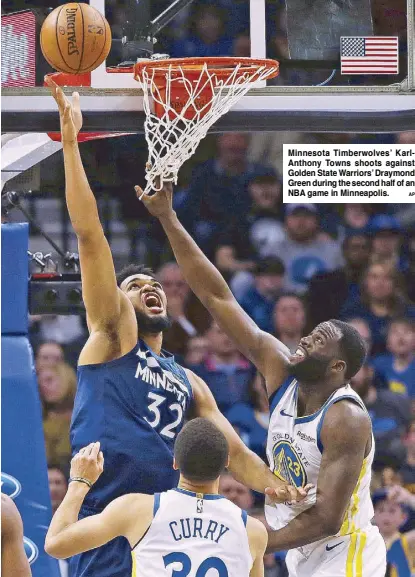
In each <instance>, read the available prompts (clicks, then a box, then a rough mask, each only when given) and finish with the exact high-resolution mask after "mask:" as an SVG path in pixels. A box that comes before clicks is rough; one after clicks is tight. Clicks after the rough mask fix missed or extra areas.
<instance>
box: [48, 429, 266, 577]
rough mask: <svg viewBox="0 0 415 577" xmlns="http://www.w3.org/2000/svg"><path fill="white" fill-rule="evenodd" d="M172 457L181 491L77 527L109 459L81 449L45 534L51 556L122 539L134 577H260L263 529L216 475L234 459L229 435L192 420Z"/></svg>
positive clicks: (126, 500) (124, 503)
mask: <svg viewBox="0 0 415 577" xmlns="http://www.w3.org/2000/svg"><path fill="white" fill-rule="evenodd" d="M174 455H175V461H174V467H175V468H179V470H180V481H179V485H178V487H177V488H176V489H172V490H170V491H167V492H165V493H161V494H160V493H156V494H155V495H154V496H152V495H151V496H150V495H142V494H141V495H140V494H131V495H124V496H123V497H119V498H118V499H116V500H115V501H113V502H112V503H110V504H109V505H108V506H107V507H106V508H105V509H104V511H103V512H102V513H100V514H99V515H95V516H94V517H88V518H87V519H83V520H81V521H77V519H78V513H79V510H80V508H81V505H82V501H83V500H84V498H85V496H86V495H87V493H88V491H89V485H88V483H90V484H93V483H95V482H96V480H97V479H98V477H99V476H100V474H101V473H102V470H103V460H104V459H103V456H102V453H100V452H99V443H94V444H92V445H88V446H87V447H85V448H84V449H81V451H80V452H79V453H78V454H77V455H76V456H75V457H74V458H73V459H72V464H71V478H72V482H71V483H70V485H69V490H68V493H67V495H66V497H65V499H64V500H63V502H62V504H61V505H60V507H59V509H58V510H57V512H56V513H55V515H54V517H53V519H52V523H51V525H50V528H49V531H48V534H47V536H46V544H45V549H46V551H47V553H49V554H50V555H52V556H54V557H58V558H66V557H69V556H71V555H75V554H77V553H80V552H81V551H86V550H88V549H91V548H93V547H100V546H102V545H104V544H105V543H107V542H108V541H110V540H111V539H114V538H115V537H118V536H124V537H126V539H127V540H128V543H129V544H130V546H131V549H132V554H133V558H134V572H133V575H137V576H138V575H142V576H145V577H163V576H169V577H171V575H181V576H182V577H186V576H188V575H197V576H198V577H206V576H207V575H211V574H212V575H213V574H215V575H218V577H248V575H250V576H251V577H262V576H263V575H264V566H263V556H264V552H265V547H266V544H267V531H266V529H265V527H264V525H263V524H262V523H261V522H260V521H258V520H257V519H253V518H252V517H247V514H246V511H242V510H241V509H239V507H237V506H236V505H234V504H233V503H231V502H230V501H228V500H227V499H225V498H224V497H221V496H220V495H218V488H219V476H220V474H221V473H222V471H223V470H224V469H225V467H226V465H227V463H228V461H229V456H228V443H227V441H226V439H225V437H224V435H223V434H222V433H221V432H220V431H219V429H217V428H216V427H215V426H214V425H213V424H212V423H210V422H209V421H208V420H206V419H195V420H193V421H190V423H188V424H187V425H186V426H185V427H184V428H183V429H182V431H181V432H180V433H179V435H178V436H177V440H176V444H175V447H174ZM76 479H78V481H77V480H76ZM210 570H212V571H210Z"/></svg>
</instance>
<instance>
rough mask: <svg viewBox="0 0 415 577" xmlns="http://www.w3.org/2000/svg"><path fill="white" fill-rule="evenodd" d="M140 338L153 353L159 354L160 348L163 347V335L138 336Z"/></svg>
mask: <svg viewBox="0 0 415 577" xmlns="http://www.w3.org/2000/svg"><path fill="white" fill-rule="evenodd" d="M140 338H141V339H142V340H143V341H144V342H145V343H146V345H147V346H148V347H149V348H150V349H151V350H152V351H153V353H156V355H159V354H160V353H161V347H162V345H163V333H157V334H156V335H153V334H149V335H145V334H140Z"/></svg>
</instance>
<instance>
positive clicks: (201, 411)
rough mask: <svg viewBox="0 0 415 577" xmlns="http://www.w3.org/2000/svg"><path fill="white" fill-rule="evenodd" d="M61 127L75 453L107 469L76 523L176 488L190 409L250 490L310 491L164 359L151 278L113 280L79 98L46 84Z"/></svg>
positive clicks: (88, 558)
mask: <svg viewBox="0 0 415 577" xmlns="http://www.w3.org/2000/svg"><path fill="white" fill-rule="evenodd" d="M48 84H49V85H50V87H51V91H52V95H53V96H54V97H55V99H56V101H57V103H58V107H59V113H60V119H61V133H62V143H63V153H64V163H65V178H66V202H67V206H68V211H69V216H70V219H71V222H72V225H73V228H74V230H75V233H76V235H77V238H78V247H79V258H80V265H81V275H82V295H83V300H84V303H85V308H86V312H87V322H88V327H89V332H90V336H89V339H88V341H87V343H86V345H85V346H84V348H83V350H82V352H81V355H80V357H79V364H78V388H77V393H76V398H75V405H74V411H73V417H72V423H71V444H72V450H73V451H74V452H77V451H79V450H80V449H81V447H85V446H86V445H88V444H89V443H91V442H92V441H95V440H96V439H99V440H100V442H101V446H102V451H103V453H104V456H105V461H106V468H105V471H104V473H103V474H102V475H101V476H100V478H99V479H98V481H97V482H96V483H95V484H94V486H93V488H92V490H91V491H90V492H89V493H88V495H87V496H86V498H85V500H84V502H83V505H82V508H81V511H80V516H81V517H86V516H90V515H95V514H97V513H99V512H100V511H102V510H103V509H104V507H106V505H108V503H109V502H110V501H112V500H114V499H115V498H117V497H119V496H121V495H125V494H127V493H132V492H139V493H147V494H153V493H154V492H157V491H159V492H162V491H166V490H168V489H172V488H173V487H175V486H176V484H177V480H178V475H177V472H176V471H174V470H173V467H172V463H173V445H174V441H175V438H176V435H177V433H178V432H179V431H180V429H181V428H182V425H183V421H184V418H185V415H186V413H187V410H188V408H189V406H190V404H192V405H193V410H194V415H195V416H200V417H205V418H207V419H210V420H211V421H213V422H214V423H215V424H216V426H217V427H219V428H220V430H221V431H222V432H223V433H224V435H225V436H226V438H227V440H228V443H229V449H230V463H229V469H230V470H231V472H232V473H233V475H234V476H235V477H236V478H237V479H239V480H240V481H241V482H242V483H244V484H246V485H248V486H249V487H250V488H252V489H254V490H256V491H260V492H265V489H266V488H269V491H272V490H273V496H274V499H275V500H276V502H277V501H279V502H282V501H284V500H286V499H287V498H292V499H295V500H297V499H302V498H303V497H304V496H305V495H306V493H307V490H303V489H301V490H299V489H298V488H295V487H294V486H287V484H286V483H285V482H282V481H280V480H277V479H276V477H275V476H274V475H272V473H271V471H270V470H269V469H268V468H267V467H266V465H265V464H264V463H263V462H262V461H261V459H260V458H259V457H257V456H256V455H255V454H254V453H252V452H251V451H249V450H248V449H247V448H246V447H245V445H244V444H243V443H242V441H241V440H240V439H239V437H238V435H237V434H236V432H235V431H234V429H233V428H232V426H231V425H230V424H229V422H228V421H227V420H226V419H225V418H224V417H223V415H222V414H221V413H220V412H219V410H218V407H217V405H216V403H215V400H214V398H213V396H212V394H211V393H210V391H209V388H208V387H207V385H206V383H204V382H203V381H202V380H201V379H200V378H198V377H197V376H196V375H195V374H194V373H192V372H191V371H188V370H185V369H183V368H182V367H181V366H179V365H178V364H177V363H176V362H175V360H174V357H173V356H172V355H170V354H169V353H167V352H165V351H163V350H162V339H163V330H164V329H165V328H167V327H168V326H169V319H168V316H167V302H166V295H165V293H164V291H163V288H162V286H161V285H160V283H159V282H157V280H156V279H155V278H154V276H153V274H152V273H151V271H149V270H147V269H144V268H143V267H142V266H136V265H131V266H129V267H127V269H125V270H124V271H122V272H121V273H120V274H119V275H118V276H116V274H115V271H114V264H113V260H112V255H111V252H110V248H109V245H108V242H107V240H106V238H105V236H104V232H103V229H102V226H101V223H100V221H99V216H98V210H97V205H96V201H95V198H94V195H93V193H92V191H91V189H90V187H89V184H88V181H87V178H86V175H85V171H84V168H83V166H82V161H81V157H80V153H79V148H78V143H77V135H78V132H79V130H80V128H81V126H82V116H81V111H80V108H79V97H78V96H77V95H75V96H74V104H73V105H72V104H71V103H70V102H69V101H68V100H67V99H66V97H65V95H64V94H63V92H62V90H61V89H60V88H59V87H58V86H56V84H55V83H54V82H53V81H52V80H50V79H49V80H48ZM131 571H132V557H131V553H130V549H129V544H128V541H127V540H126V539H124V538H122V537H120V538H118V539H115V540H113V541H110V542H109V543H107V544H106V545H105V546H103V547H100V548H98V549H95V550H93V551H88V552H85V553H83V554H81V555H77V556H75V557H72V558H71V560H70V572H71V576H72V577H131Z"/></svg>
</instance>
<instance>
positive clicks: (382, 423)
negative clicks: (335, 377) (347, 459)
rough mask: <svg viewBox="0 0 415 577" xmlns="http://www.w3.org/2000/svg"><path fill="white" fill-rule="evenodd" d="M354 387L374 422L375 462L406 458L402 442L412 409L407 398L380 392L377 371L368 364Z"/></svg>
mask: <svg viewBox="0 0 415 577" xmlns="http://www.w3.org/2000/svg"><path fill="white" fill-rule="evenodd" d="M351 385H352V387H353V388H354V390H355V391H356V392H357V393H358V394H359V395H360V396H361V398H362V400H363V402H364V403H365V406H366V408H367V410H368V412H369V415H370V418H371V419H372V426H373V435H374V437H375V441H376V455H375V458H376V459H378V458H379V459H381V460H382V461H383V462H384V460H385V459H387V458H388V457H397V456H399V455H401V456H402V458H403V457H404V449H403V446H402V443H401V438H402V435H404V434H405V432H406V430H407V428H408V425H409V423H410V421H411V408H410V406H409V405H408V403H407V401H406V400H405V398H404V397H402V396H400V395H396V394H395V393H392V392H391V391H388V390H387V389H377V388H376V386H375V383H374V371H373V368H372V367H371V366H370V365H369V364H367V363H366V364H365V365H363V367H362V368H361V369H360V371H359V372H358V373H357V374H356V375H355V376H354V377H353V378H352V379H351Z"/></svg>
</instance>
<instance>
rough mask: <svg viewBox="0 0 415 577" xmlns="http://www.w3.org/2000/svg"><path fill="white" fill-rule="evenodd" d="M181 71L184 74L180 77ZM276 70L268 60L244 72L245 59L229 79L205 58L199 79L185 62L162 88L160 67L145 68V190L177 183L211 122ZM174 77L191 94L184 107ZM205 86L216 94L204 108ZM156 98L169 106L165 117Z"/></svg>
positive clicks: (167, 77) (210, 96) (143, 82)
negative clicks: (175, 100) (174, 98)
mask: <svg viewBox="0 0 415 577" xmlns="http://www.w3.org/2000/svg"><path fill="white" fill-rule="evenodd" d="M178 71H179V72H180V76H179V77H178V78H177V72H178ZM274 72H275V70H274V69H269V68H268V69H267V68H265V66H263V67H259V68H255V69H254V70H249V71H246V72H241V65H237V66H235V69H234V70H233V72H231V73H230V74H229V76H228V77H227V78H226V79H219V78H217V77H216V76H215V73H214V72H212V73H210V72H209V69H208V67H207V65H206V64H205V65H204V66H203V68H202V69H201V71H200V77H199V79H198V80H197V82H194V81H191V80H189V79H188V78H186V75H185V74H186V72H185V70H183V69H182V68H181V67H179V68H177V67H175V68H174V69H173V68H172V67H171V66H169V68H168V69H167V70H166V75H165V82H166V86H165V88H163V89H159V87H158V86H157V81H155V79H154V77H155V70H153V69H152V70H150V74H149V72H148V71H147V70H146V69H143V71H142V76H143V78H142V86H143V93H144V96H143V106H144V111H145V114H146V120H145V122H144V130H145V137H146V141H147V145H148V150H149V158H148V165H147V173H146V180H147V185H146V187H145V189H144V193H149V192H150V191H151V190H156V191H157V190H161V188H162V187H163V182H174V184H177V174H178V171H179V169H180V167H181V165H182V164H183V163H184V162H185V161H186V160H188V159H189V158H190V157H191V156H192V155H193V154H194V152H195V150H196V148H197V146H198V145H199V142H200V141H201V140H202V138H204V137H205V136H206V134H207V132H208V130H209V128H210V127H211V126H212V125H213V124H214V123H215V122H216V120H218V118H220V117H221V116H222V115H223V114H226V112H228V111H229V110H230V109H231V108H232V107H233V106H234V105H235V104H236V102H237V101H238V100H239V99H240V98H241V97H242V96H244V94H246V93H247V92H248V90H249V89H250V88H251V85H252V83H254V82H258V81H261V80H266V78H268V77H269V76H270V75H272V74H273V73H274ZM172 73H174V77H172V76H173V75H172ZM158 76H159V73H158ZM173 82H179V83H180V87H181V89H183V88H184V89H185V91H186V94H187V96H188V100H187V103H186V104H185V105H184V106H183V108H182V110H181V111H180V112H179V113H178V112H177V111H176V110H175V108H174V107H173V106H172V105H171V88H172V83H173ZM205 91H207V94H208V95H209V98H210V100H209V101H208V102H207V103H206V104H204V105H203V106H202V107H201V108H200V109H198V108H197V106H196V104H195V101H196V100H197V98H199V97H203V96H204V92H205ZM152 101H154V102H156V103H157V104H158V105H159V106H160V107H162V108H163V110H164V113H163V114H162V116H161V117H160V118H159V117H158V116H157V115H156V114H155V113H154V112H153V107H152ZM189 111H191V114H192V116H193V117H192V118H190V119H188V118H185V115H186V113H187V112H189Z"/></svg>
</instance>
